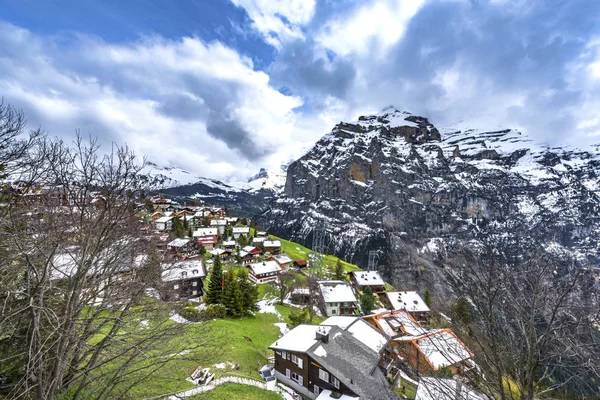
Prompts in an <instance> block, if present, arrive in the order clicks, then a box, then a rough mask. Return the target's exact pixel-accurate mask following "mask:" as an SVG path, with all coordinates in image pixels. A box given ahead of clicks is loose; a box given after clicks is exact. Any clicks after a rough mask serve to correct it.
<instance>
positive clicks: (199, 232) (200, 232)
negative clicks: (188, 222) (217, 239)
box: [192, 228, 219, 238]
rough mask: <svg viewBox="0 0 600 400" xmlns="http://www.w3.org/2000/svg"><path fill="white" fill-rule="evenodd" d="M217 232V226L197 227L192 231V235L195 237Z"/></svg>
mask: <svg viewBox="0 0 600 400" xmlns="http://www.w3.org/2000/svg"><path fill="white" fill-rule="evenodd" d="M218 234H219V229H218V228H197V229H196V230H195V231H194V232H193V233H192V236H194V237H195V238H196V237H202V236H217V235H218Z"/></svg>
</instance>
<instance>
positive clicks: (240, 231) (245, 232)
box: [231, 226, 250, 240]
mask: <svg viewBox="0 0 600 400" xmlns="http://www.w3.org/2000/svg"><path fill="white" fill-rule="evenodd" d="M231 229H232V230H233V237H234V238H235V239H236V240H238V239H239V238H240V236H245V237H249V236H250V227H248V226H234V227H233V228H231Z"/></svg>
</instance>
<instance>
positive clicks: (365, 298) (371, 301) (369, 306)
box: [360, 286, 376, 315]
mask: <svg viewBox="0 0 600 400" xmlns="http://www.w3.org/2000/svg"><path fill="white" fill-rule="evenodd" d="M375 301H376V300H375V296H374V295H373V291H372V290H371V288H370V287H369V286H367V287H366V288H365V290H364V291H363V295H362V296H361V297H360V308H361V310H362V313H363V314H364V315H367V314H370V313H371V311H373V309H374V308H375Z"/></svg>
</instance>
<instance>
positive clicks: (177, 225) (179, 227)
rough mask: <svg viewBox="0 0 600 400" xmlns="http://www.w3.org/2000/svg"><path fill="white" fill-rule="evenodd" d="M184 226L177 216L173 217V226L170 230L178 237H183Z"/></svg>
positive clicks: (184, 232)
mask: <svg viewBox="0 0 600 400" xmlns="http://www.w3.org/2000/svg"><path fill="white" fill-rule="evenodd" d="M186 231H187V229H186V227H185V226H184V223H183V222H181V220H180V219H179V218H177V217H175V218H173V227H172V228H171V232H173V234H175V236H177V237H178V238H183V237H184V236H185V234H186Z"/></svg>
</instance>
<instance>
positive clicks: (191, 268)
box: [161, 259, 206, 282]
mask: <svg viewBox="0 0 600 400" xmlns="http://www.w3.org/2000/svg"><path fill="white" fill-rule="evenodd" d="M161 267H162V274H161V277H162V281H163V282H170V281H178V280H181V279H195V278H204V277H205V276H206V272H204V264H203V263H202V260H201V259H193V260H185V261H179V262H176V263H173V264H162V265H161Z"/></svg>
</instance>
